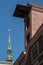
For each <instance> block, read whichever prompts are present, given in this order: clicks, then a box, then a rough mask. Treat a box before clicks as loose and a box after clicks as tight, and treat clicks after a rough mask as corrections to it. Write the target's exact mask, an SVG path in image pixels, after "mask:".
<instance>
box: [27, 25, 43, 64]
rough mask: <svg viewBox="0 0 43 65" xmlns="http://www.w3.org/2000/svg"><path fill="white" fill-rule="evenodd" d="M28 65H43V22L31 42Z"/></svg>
mask: <svg viewBox="0 0 43 65" xmlns="http://www.w3.org/2000/svg"><path fill="white" fill-rule="evenodd" d="M26 65H43V24H42V25H41V26H40V28H39V29H38V31H37V32H36V34H35V35H34V37H33V38H32V39H31V41H30V42H29V50H28V55H27V60H26Z"/></svg>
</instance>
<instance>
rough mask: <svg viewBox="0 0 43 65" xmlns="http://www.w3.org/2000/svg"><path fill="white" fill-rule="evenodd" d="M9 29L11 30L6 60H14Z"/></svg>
mask: <svg viewBox="0 0 43 65" xmlns="http://www.w3.org/2000/svg"><path fill="white" fill-rule="evenodd" d="M8 31H9V39H8V50H7V58H6V61H10V62H12V49H11V41H10V29H9V30H8Z"/></svg>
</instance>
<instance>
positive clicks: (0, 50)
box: [0, 0, 43, 61]
mask: <svg viewBox="0 0 43 65" xmlns="http://www.w3.org/2000/svg"><path fill="white" fill-rule="evenodd" d="M28 2H31V3H34V4H38V5H43V0H0V61H5V59H6V55H7V48H8V29H9V28H10V29H11V33H10V37H11V45H12V55H13V60H14V61H15V60H16V59H17V57H18V56H19V55H20V53H21V52H22V51H23V50H24V22H23V21H24V20H23V19H21V18H16V17H13V12H14V11H15V8H16V5H17V4H22V5H26V4H27V3H28Z"/></svg>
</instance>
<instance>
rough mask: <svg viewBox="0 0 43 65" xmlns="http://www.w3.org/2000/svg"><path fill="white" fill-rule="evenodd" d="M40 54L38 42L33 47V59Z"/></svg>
mask: <svg viewBox="0 0 43 65" xmlns="http://www.w3.org/2000/svg"><path fill="white" fill-rule="evenodd" d="M38 54H39V45H38V42H36V43H35V44H34V45H33V46H32V48H31V61H33V60H34V59H35V58H36V57H37V56H38Z"/></svg>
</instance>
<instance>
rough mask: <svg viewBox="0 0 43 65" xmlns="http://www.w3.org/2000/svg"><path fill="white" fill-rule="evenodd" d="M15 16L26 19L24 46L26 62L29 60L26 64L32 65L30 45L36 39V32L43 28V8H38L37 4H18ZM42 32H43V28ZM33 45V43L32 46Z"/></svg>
mask: <svg viewBox="0 0 43 65" xmlns="http://www.w3.org/2000/svg"><path fill="white" fill-rule="evenodd" d="M13 16H16V17H20V18H24V26H25V27H24V34H25V37H24V38H25V40H24V45H25V51H26V60H27V58H28V60H27V61H26V62H29V64H30V65H31V63H30V62H31V60H29V59H30V55H31V53H30V54H28V53H29V52H30V47H29V45H30V42H31V41H32V38H34V36H35V34H36V32H37V31H38V29H39V28H40V26H41V25H42V26H43V6H38V5H35V4H31V3H27V6H23V5H19V4H18V5H17V6H16V9H15V12H14V14H13ZM42 31H43V28H42ZM40 32H41V31H40ZM40 32H39V33H40ZM37 34H38V33H37ZM39 36H40V35H39ZM36 38H37V37H36ZM36 38H34V40H36ZM37 40H38V39H37ZM33 43H34V42H33ZM33 43H31V45H32V44H33ZM40 43H42V45H43V41H42V42H40ZM35 45H36V44H35ZM36 63H37V62H36ZM27 65H28V64H27ZM33 65H35V64H33Z"/></svg>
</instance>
